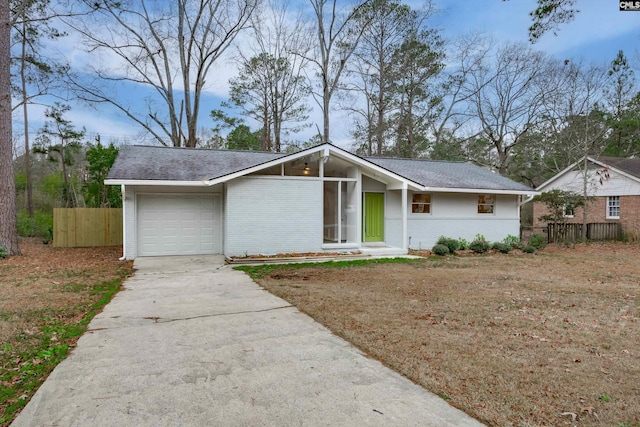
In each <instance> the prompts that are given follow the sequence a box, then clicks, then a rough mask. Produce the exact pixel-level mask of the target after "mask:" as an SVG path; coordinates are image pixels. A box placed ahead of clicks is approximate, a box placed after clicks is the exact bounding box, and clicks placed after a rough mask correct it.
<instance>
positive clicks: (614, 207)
mask: <svg viewBox="0 0 640 427" xmlns="http://www.w3.org/2000/svg"><path fill="white" fill-rule="evenodd" d="M607 218H620V196H609V197H607Z"/></svg>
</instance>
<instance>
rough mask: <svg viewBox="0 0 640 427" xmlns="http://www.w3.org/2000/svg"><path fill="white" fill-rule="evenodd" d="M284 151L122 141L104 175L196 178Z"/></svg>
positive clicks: (209, 176)
mask: <svg viewBox="0 0 640 427" xmlns="http://www.w3.org/2000/svg"><path fill="white" fill-rule="evenodd" d="M283 156H286V154H285V153H265V152H258V151H233V150H209V149H194V148H174V147H154V146H143V145H125V146H122V148H120V153H119V155H118V157H117V159H116V161H115V163H114V164H113V167H112V168H111V171H110V172H109V177H108V178H107V179H132V180H163V181H164V180H166V181H200V180H205V179H215V178H219V177H221V176H225V175H228V174H230V173H233V172H238V171H241V170H243V169H247V168H250V167H252V166H256V165H259V164H261V163H265V162H268V161H270V160H273V159H277V158H279V157H283Z"/></svg>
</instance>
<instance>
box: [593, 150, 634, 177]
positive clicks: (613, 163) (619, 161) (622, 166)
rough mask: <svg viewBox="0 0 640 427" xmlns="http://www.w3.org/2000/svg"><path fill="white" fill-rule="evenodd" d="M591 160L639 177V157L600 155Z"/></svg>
mask: <svg viewBox="0 0 640 427" xmlns="http://www.w3.org/2000/svg"><path fill="white" fill-rule="evenodd" d="M593 160H595V161H597V162H600V163H602V164H604V165H607V166H609V167H610V168H613V169H617V170H619V171H621V172H626V173H628V174H629V175H631V176H634V177H636V178H638V179H640V159H637V158H626V157H605V156H600V157H595V158H594V159H593Z"/></svg>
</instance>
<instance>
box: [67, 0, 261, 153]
mask: <svg viewBox="0 0 640 427" xmlns="http://www.w3.org/2000/svg"><path fill="white" fill-rule="evenodd" d="M258 1H259V0H210V1H204V0H176V1H171V2H157V1H151V0H136V1H134V0H125V1H114V0H101V1H93V0H85V3H86V5H87V7H88V8H92V9H94V12H93V13H92V15H91V16H92V19H90V20H89V19H84V20H82V21H81V22H79V21H71V20H67V22H68V23H69V25H71V26H72V28H74V29H76V30H77V31H79V32H80V33H81V34H82V35H83V37H84V39H85V40H86V43H87V45H88V47H89V50H90V51H91V52H93V53H97V54H102V55H104V56H105V57H107V58H109V63H107V64H99V65H98V66H96V67H94V68H93V73H94V75H95V76H96V77H97V78H98V79H99V81H100V82H102V83H112V84H117V83H120V84H122V85H127V84H133V85H140V86H142V87H146V88H148V89H149V90H150V91H149V92H150V95H149V98H148V99H147V111H146V112H141V111H135V110H133V109H132V108H131V107H130V106H129V105H128V104H125V102H124V101H122V100H119V99H117V98H116V97H114V96H113V92H112V91H113V87H110V88H105V87H100V86H98V85H91V86H89V85H86V84H84V83H82V82H80V81H78V80H74V83H75V88H76V89H77V92H78V94H79V95H80V96H81V98H82V99H84V100H86V101H89V102H93V103H108V104H111V105H113V106H114V107H116V108H117V109H118V110H120V111H121V112H122V113H124V114H125V115H126V116H127V117H129V118H130V119H131V120H133V121H134V122H136V123H137V124H138V125H140V126H141V127H142V128H143V129H145V130H146V131H147V132H149V133H150V134H151V135H153V136H154V137H155V139H156V140H157V141H159V142H160V143H162V144H164V145H173V146H185V147H195V146H196V144H197V141H198V138H197V130H198V116H199V113H200V102H201V98H202V92H203V90H204V88H205V83H206V78H207V76H208V74H209V72H210V71H211V68H212V66H213V65H214V64H215V63H216V61H218V60H219V59H220V57H221V56H222V55H223V53H224V52H225V51H226V50H227V49H228V48H229V46H231V44H232V42H233V41H234V39H235V38H236V36H237V35H238V34H239V33H240V32H241V31H242V30H244V29H245V28H246V27H247V25H248V24H249V19H250V17H251V15H252V14H253V12H254V11H255V9H256V7H257V5H258ZM167 141H169V142H167Z"/></svg>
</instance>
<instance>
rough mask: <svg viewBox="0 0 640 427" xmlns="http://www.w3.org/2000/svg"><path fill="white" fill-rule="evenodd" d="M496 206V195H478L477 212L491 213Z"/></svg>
mask: <svg viewBox="0 0 640 427" xmlns="http://www.w3.org/2000/svg"><path fill="white" fill-rule="evenodd" d="M495 206H496V196H495V195H494V194H480V195H478V213H479V214H492V213H493V211H494V209H495Z"/></svg>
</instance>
